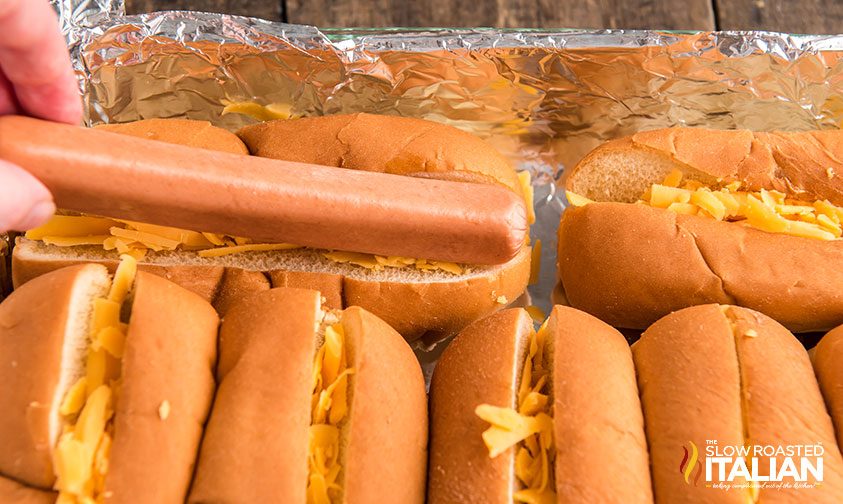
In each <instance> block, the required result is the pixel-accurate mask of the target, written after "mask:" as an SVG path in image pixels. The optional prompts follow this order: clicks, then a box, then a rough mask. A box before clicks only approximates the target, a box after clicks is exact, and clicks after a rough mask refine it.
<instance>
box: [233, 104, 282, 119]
mask: <svg viewBox="0 0 843 504" xmlns="http://www.w3.org/2000/svg"><path fill="white" fill-rule="evenodd" d="M291 110H292V106H291V105H290V104H289V103H270V104H269V105H261V104H259V103H255V102H228V103H226V104H225V108H223V109H222V115H226V114H241V115H245V116H249V117H251V118H252V119H256V120H258V121H271V120H273V119H291V118H292V117H294V116H293V114H292V112H291Z"/></svg>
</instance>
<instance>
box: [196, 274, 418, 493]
mask: <svg viewBox="0 0 843 504" xmlns="http://www.w3.org/2000/svg"><path fill="white" fill-rule="evenodd" d="M336 324H340V325H341V327H342V329H341V330H340V332H341V333H342V335H343V336H342V340H341V341H342V344H341V345H339V346H340V348H342V352H343V354H344V355H345V357H343V358H347V366H348V367H349V368H350V369H351V370H352V372H351V374H350V375H348V378H347V379H348V381H347V382H346V383H347V387H348V388H347V389H345V390H347V397H348V398H349V399H348V407H347V412H346V414H345V415H344V416H343V417H342V418H341V419H340V420H339V421H338V422H337V423H336V424H333V425H337V426H338V431H339V441H338V447H339V467H340V468H341V470H340V476H339V479H338V484H339V485H340V486H341V487H342V489H343V490H342V492H338V494H341V495H342V497H341V498H340V497H337V499H338V500H335V502H377V501H380V500H382V499H388V500H389V501H390V502H400V503H414V502H416V503H421V502H423V501H424V482H425V467H426V463H427V453H426V445H427V411H426V408H427V404H426V397H425V390H424V380H423V378H422V374H421V370H420V368H419V365H418V363H417V362H416V360H415V358H414V356H413V353H412V352H411V351H410V349H409V347H408V345H407V344H406V343H405V342H404V341H403V340H402V339H401V337H400V335H398V334H397V333H396V332H395V331H394V330H392V329H391V328H389V327H388V326H387V325H386V324H385V323H384V322H383V321H381V320H379V319H378V318H377V317H374V316H373V315H371V314H370V313H368V312H366V311H365V310H362V309H360V308H357V307H353V308H349V309H347V310H345V311H344V312H330V313H329V312H325V311H323V309H322V307H321V306H320V295H319V293H318V292H316V291H311V290H304V289H285V288H281V289H272V290H270V291H266V292H262V293H259V294H255V295H253V296H251V297H250V298H249V299H248V300H244V301H242V302H240V303H238V304H236V305H235V306H234V307H233V308H232V309H231V310H230V311H229V314H228V315H227V316H226V318H225V321H224V322H223V325H222V328H221V333H220V362H219V368H218V371H217V376H218V380H219V389H218V390H217V394H216V399H215V403H214V409H213V412H212V413H211V417H210V420H209V422H208V426H207V429H206V433H205V438H204V440H203V443H202V449H201V455H200V457H199V462H198V466H197V472H196V479H195V481H194V483H193V488H192V490H191V494H190V498H189V502H197V503H199V502H229V503H236V502H243V503H247V502H305V501H306V500H308V501H309V502H310V500H309V499H306V494H307V491H308V482H309V481H310V480H309V478H310V476H309V465H308V460H309V458H308V457H309V448H308V447H309V445H308V432H309V429H312V428H314V427H312V426H311V425H312V424H319V423H322V424H323V425H321V426H317V427H316V428H323V427H325V425H324V423H323V422H316V421H315V420H314V418H315V414H313V415H312V407H313V404H312V402H311V395H312V394H313V392H314V362H315V360H314V357H315V356H316V355H317V351H318V350H319V349H320V348H322V347H323V344H327V343H326V334H327V331H328V329H327V328H328V327H331V328H336ZM320 327H321V330H319V329H320ZM332 330H333V329H332ZM332 341H335V340H332ZM320 362H321V360H320ZM323 369H324V368H323ZM317 374H319V373H317ZM319 376H323V375H319ZM323 385H324V386H327V383H324V384H323ZM338 390H339V389H334V392H333V395H331V396H330V397H331V399H332V404H337V402H339V399H338V395H337V394H338V393H339V392H338ZM332 408H333V406H332ZM331 415H333V410H331ZM311 456H315V455H313V454H311ZM332 494H333V491H332ZM339 499H342V500H339ZM317 502H318V501H317Z"/></svg>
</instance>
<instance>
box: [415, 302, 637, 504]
mask: <svg viewBox="0 0 843 504" xmlns="http://www.w3.org/2000/svg"><path fill="white" fill-rule="evenodd" d="M541 331H542V332H543V334H545V336H544V339H545V343H544V356H543V359H542V360H543V361H544V366H546V368H547V369H548V370H549V375H550V376H549V382H550V384H551V386H550V395H551V397H550V401H551V405H550V406H549V408H550V409H548V410H547V411H548V412H549V413H550V414H551V416H552V417H553V419H552V422H553V429H552V430H553V437H554V442H555V448H554V455H553V457H555V473H554V476H553V479H555V488H554V490H555V493H556V497H557V502H583V503H586V502H618V503H620V502H642V503H643V502H652V493H651V490H650V476H649V468H648V458H647V447H646V441H645V436H644V425H643V418H642V413H641V407H640V404H639V402H638V393H637V389H636V383H635V371H634V369H633V364H632V356H631V353H630V351H629V346H628V345H627V343H626V341H625V340H624V338H623V336H622V335H621V334H620V333H618V332H617V331H615V330H614V329H612V328H611V327H609V326H608V325H606V324H604V323H602V322H600V321H599V320H597V319H595V318H594V317H591V316H590V315H587V314H585V313H583V312H580V311H577V310H574V309H572V308H568V307H562V306H557V307H555V308H554V309H553V311H552V313H551V315H550V318H549V320H548V321H547V325H546V327H545V328H544V329H542V330H541ZM533 334H534V333H533V329H532V319H531V318H530V317H529V315H528V314H527V312H526V311H524V310H523V309H508V310H504V311H502V312H500V313H497V314H495V315H492V316H490V317H487V318H485V319H482V320H480V321H477V322H475V323H473V324H471V325H470V326H469V327H467V328H466V329H465V330H464V331H462V332H461V333H460V334H459V335H458V336H457V337H456V339H455V340H454V341H453V342H452V343H451V344H450V346H449V347H448V348H447V349H446V350H445V352H444V353H443V355H442V358H441V360H440V361H439V363H438V364H437V367H436V370H435V371H434V374H433V380H432V384H431V432H432V434H431V436H432V437H431V447H430V451H431V454H430V473H429V474H430V476H429V478H430V481H429V486H428V501H429V502H430V503H432V504H436V503H445V502H466V503H468V502H478V503H480V502H483V503H509V502H512V496H513V491H517V490H519V489H521V484H520V483H519V480H518V479H517V478H516V476H515V474H514V471H513V467H514V465H515V464H516V458H517V454H518V453H517V452H518V450H517V449H516V448H508V449H506V450H505V451H503V452H502V453H501V454H500V455H498V456H496V457H494V458H491V457H490V456H489V450H488V449H487V446H486V445H484V439H483V437H482V436H483V432H484V430H486V429H487V427H489V423H487V422H486V421H484V420H482V419H481V418H480V417H478V416H477V414H476V413H475V410H476V409H477V407H478V406H479V405H492V406H497V407H508V408H514V407H516V404H517V403H518V401H519V399H518V396H519V387H520V385H521V383H520V382H521V380H522V378H523V376H524V375H523V373H524V367H525V363H526V362H527V359H528V356H529V354H530V346H531V344H532V343H533V342H532V341H531V338H532V337H533ZM539 341H540V340H539V339H537V340H536V343H537V344H540V343H539ZM536 369H537V368H532V371H531V373H535V372H537V371H536ZM537 502H538V500H537Z"/></svg>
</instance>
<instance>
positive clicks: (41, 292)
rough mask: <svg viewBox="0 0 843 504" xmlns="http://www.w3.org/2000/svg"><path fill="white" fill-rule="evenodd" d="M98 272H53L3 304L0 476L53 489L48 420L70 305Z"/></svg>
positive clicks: (0, 323) (0, 319)
mask: <svg viewBox="0 0 843 504" xmlns="http://www.w3.org/2000/svg"><path fill="white" fill-rule="evenodd" d="M100 269H102V275H103V276H104V275H105V270H104V268H102V266H95V265H80V266H73V267H69V268H64V269H61V270H57V271H53V272H51V273H49V274H46V275H44V276H41V277H38V278H36V279H35V280H33V281H31V282H29V283H27V284H26V285H24V286H22V287H20V288H19V289H17V290H15V291H14V292H13V293H12V294H11V295H10V296H9V297H8V298H7V299H6V300H5V301H4V302H3V303H2V304H0V349H2V351H0V383H2V384H3V385H2V391H3V392H2V396H3V406H2V414H0V447H2V448H0V475H3V476H7V477H10V478H13V479H15V480H17V481H19V482H22V483H25V484H27V485H30V486H35V487H41V488H51V487H52V486H53V483H54V481H55V476H54V474H53V466H52V446H51V441H53V442H54V441H55V439H52V440H51V439H50V437H51V435H50V417H51V409H52V408H53V403H54V399H55V396H56V394H57V390H58V386H59V381H60V379H61V376H62V370H61V364H62V354H63V352H64V348H63V345H64V341H65V334H66V332H67V329H68V326H69V325H72V324H73V322H72V321H69V316H70V303H71V299H73V298H74V294H75V291H76V290H77V285H78V284H79V283H80V282H83V281H84V279H85V277H86V275H87V274H89V273H90V272H91V271H92V270H96V271H99V270H100ZM4 502H5V501H4Z"/></svg>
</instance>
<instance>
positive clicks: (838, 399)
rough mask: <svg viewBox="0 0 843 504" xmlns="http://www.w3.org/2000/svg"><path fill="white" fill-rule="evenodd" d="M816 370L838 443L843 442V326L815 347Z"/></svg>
mask: <svg viewBox="0 0 843 504" xmlns="http://www.w3.org/2000/svg"><path fill="white" fill-rule="evenodd" d="M813 361H814V372H816V374H817V381H819V383H820V390H822V393H823V397H824V398H825V404H826V406H827V407H828V411H829V413H831V419H832V420H833V421H834V427H835V429H836V431H837V444H838V446H840V445H841V442H843V393H841V392H843V326H840V327H838V328H836V329H834V330H832V331H829V333H828V334H826V335H825V336H824V337H823V338H822V339H821V340H820V342H819V343H817V346H816V347H815V348H814V351H813Z"/></svg>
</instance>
